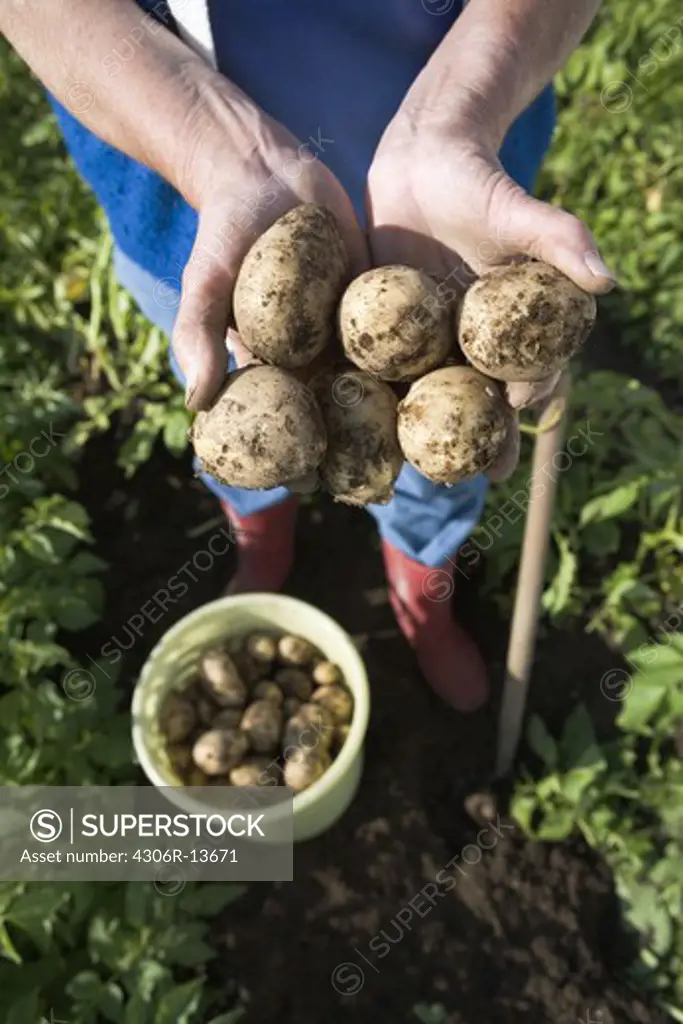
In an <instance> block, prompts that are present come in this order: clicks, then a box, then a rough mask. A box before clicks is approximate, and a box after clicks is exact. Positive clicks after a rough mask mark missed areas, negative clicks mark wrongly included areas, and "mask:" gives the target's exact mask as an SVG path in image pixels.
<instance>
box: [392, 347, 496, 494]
mask: <svg viewBox="0 0 683 1024" xmlns="http://www.w3.org/2000/svg"><path fill="white" fill-rule="evenodd" d="M514 424H515V416H514V413H513V412H512V410H511V409H510V407H509V406H508V405H507V403H506V402H505V400H504V398H503V395H502V392H501V389H500V387H499V385H498V384H497V383H496V382H495V381H492V380H490V379H489V378H488V377H484V376H483V374H481V373H479V371H478V370H473V369H471V368H470V367H468V366H446V367H443V368H442V369H441V370H434V372H433V373H429V374H427V376H426V377H422V378H421V379H420V380H418V381H416V383H415V384H413V385H412V387H411V389H410V391H409V392H408V394H407V396H406V397H405V398H404V399H403V401H402V402H401V403H400V405H399V407H398V439H399V441H400V443H401V448H402V449H403V452H404V454H405V457H406V458H407V459H408V461H409V462H410V463H411V464H412V465H413V466H415V468H416V469H418V470H419V471H420V473H422V474H423V475H424V476H426V477H427V478H428V479H429V480H433V481H434V482H435V483H440V484H455V483H459V482H460V481H461V480H469V479H471V478H472V477H474V476H476V475H477V474H478V473H484V472H485V471H486V470H487V469H488V467H489V466H490V465H491V464H492V463H493V462H494V461H495V460H496V458H497V457H498V455H499V454H500V453H501V452H502V451H503V449H504V447H505V444H506V440H507V437H508V434H509V432H510V431H511V430H514V429H515V426H514Z"/></svg>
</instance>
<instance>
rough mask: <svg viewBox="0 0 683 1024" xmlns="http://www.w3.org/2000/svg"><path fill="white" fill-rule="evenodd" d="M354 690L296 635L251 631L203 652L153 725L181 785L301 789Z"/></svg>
mask: <svg viewBox="0 0 683 1024" xmlns="http://www.w3.org/2000/svg"><path fill="white" fill-rule="evenodd" d="M352 717H353V697H352V696H351V693H350V691H349V690H348V688H347V687H346V684H345V682H344V678H343V675H342V672H341V670H340V669H339V667H338V666H337V665H335V664H333V663H332V662H330V661H327V660H326V659H325V657H324V655H323V654H322V653H321V652H320V651H319V650H318V649H317V648H316V647H315V646H314V645H313V644H311V643H310V642H309V641H308V640H305V639H304V638H303V637H298V636H292V635H289V634H283V635H280V636H276V635H274V634H271V633H251V634H249V635H248V636H245V637H237V638H231V640H230V641H229V642H228V643H227V644H225V645H221V646H212V647H210V648H208V649H207V650H205V651H204V652H203V653H202V656H201V659H200V663H199V673H198V675H197V676H196V677H195V678H193V679H191V680H189V681H188V682H186V683H185V684H184V686H183V687H182V688H180V689H177V690H173V691H172V692H171V693H170V694H168V696H167V697H166V699H165V701H164V703H163V705H162V707H161V711H160V723H159V724H160V727H161V731H162V734H163V736H164V739H165V743H166V753H167V755H168V758H169V762H170V765H171V767H172V768H173V771H174V772H175V774H176V775H177V776H178V777H179V778H180V779H182V781H183V782H184V783H185V784H186V785H188V786H206V785H219V786H278V785H284V786H289V787H290V788H291V789H293V790H294V792H295V793H300V792H302V791H303V790H304V789H307V788H308V786H310V785H312V783H314V782H315V781H316V780H317V779H319V778H320V777H321V775H323V773H324V772H325V771H326V770H327V769H328V768H329V766H330V765H331V763H332V761H333V759H334V758H335V757H336V756H337V754H338V753H339V751H340V750H341V748H342V747H343V745H344V743H345V741H346V737H347V735H348V731H349V726H350V722H351V719H352Z"/></svg>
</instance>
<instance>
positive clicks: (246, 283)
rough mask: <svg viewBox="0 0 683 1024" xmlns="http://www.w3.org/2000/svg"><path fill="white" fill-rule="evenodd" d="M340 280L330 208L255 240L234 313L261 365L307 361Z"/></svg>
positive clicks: (343, 273) (329, 319)
mask: <svg viewBox="0 0 683 1024" xmlns="http://www.w3.org/2000/svg"><path fill="white" fill-rule="evenodd" d="M347 278H348V257H347V254H346V249H345V247H344V243H343V241H342V238H341V235H340V234H339V230H338V228H337V224H336V221H335V219H334V217H333V215H332V214H331V213H330V211H329V210H326V209H325V208H324V207H322V206H315V205H314V204H312V203H305V204H303V205H301V206H297V207H296V208H295V209H293V210H290V211H289V212H288V213H286V214H285V215H284V216H283V217H280V219H279V220H277V221H275V223H274V224H273V225H272V227H270V228H269V229H268V230H267V231H266V232H265V233H264V234H263V235H261V237H260V238H259V239H258V241H257V242H255V243H254V245H253V246H252V247H251V249H250V250H249V252H248V253H247V255H246V256H245V258H244V261H243V263H242V266H241V268H240V272H239V274H238V275H237V281H236V283H235V292H234V295H233V310H234V315H235V322H236V324H237V330H238V331H239V334H240V337H241V340H242V341H243V342H244V344H245V345H246V347H247V348H248V349H249V351H250V352H251V353H252V354H253V355H255V356H256V358H257V359H262V360H263V361H264V362H266V363H273V364H274V365H276V366H281V367H284V368H285V369H290V370H293V369H296V368H297V367H300V366H306V365H307V364H308V363H310V362H311V361H312V360H313V359H314V358H315V356H317V355H318V354H319V353H320V352H322V351H323V349H324V348H325V347H326V346H327V345H328V344H329V343H330V342H331V341H332V340H333V338H334V334H335V313H336V309H337V305H338V303H339V300H340V298H341V295H342V292H343V290H344V285H345V284H346V281H347ZM299 475H302V474H299V473H292V474H290V476H299ZM280 479H281V480H282V479H286V478H285V477H281V478H280ZM268 486H270V485H268Z"/></svg>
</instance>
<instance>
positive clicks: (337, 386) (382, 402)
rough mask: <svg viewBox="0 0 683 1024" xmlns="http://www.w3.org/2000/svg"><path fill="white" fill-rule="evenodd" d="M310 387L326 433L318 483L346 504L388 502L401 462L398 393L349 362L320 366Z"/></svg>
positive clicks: (383, 503) (391, 495) (337, 499)
mask: <svg viewBox="0 0 683 1024" xmlns="http://www.w3.org/2000/svg"><path fill="white" fill-rule="evenodd" d="M352 385H355V386H352ZM309 386H310V388H311V390H312V391H313V394H314V395H315V397H316V399H317V401H318V405H319V407H320V410H321V412H322V416H323V420H324V422H325V430H326V432H327V450H326V452H325V456H324V458H323V460H322V462H321V464H320V468H319V470H318V472H319V474H320V480H321V483H322V486H323V487H324V488H325V490H326V491H328V492H329V493H330V494H331V495H332V496H333V497H334V498H335V500H336V501H343V502H345V503H346V504H348V505H368V504H370V503H377V504H381V505H385V504H387V503H388V502H389V501H391V499H392V497H393V494H394V483H395V482H396V478H397V477H398V474H399V473H400V472H401V466H402V465H403V453H402V452H401V449H400V447H399V443H398V436H397V433H396V423H397V412H396V409H397V405H398V399H397V397H396V395H395V394H394V392H393V391H392V390H391V388H390V387H389V385H388V384H385V383H384V382H383V381H381V380H376V379H375V378H374V377H372V376H370V374H369V373H365V372H364V371H362V370H357V369H356V368H355V367H353V366H351V365H348V364H347V365H346V366H344V365H337V366H336V367H331V368H330V369H328V370H325V371H323V372H322V373H320V374H318V375H317V376H316V377H314V378H313V380H311V381H310V385H309Z"/></svg>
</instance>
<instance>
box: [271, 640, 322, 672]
mask: <svg viewBox="0 0 683 1024" xmlns="http://www.w3.org/2000/svg"><path fill="white" fill-rule="evenodd" d="M277 653H278V657H279V659H280V661H282V662H284V663H285V664H286V665H308V664H309V662H310V661H312V660H313V658H314V657H315V653H316V651H315V647H314V646H313V644H312V643H311V642H310V641H309V640H306V639H304V637H302V636H292V635H291V634H289V633H287V634H285V636H282V637H280V639H279V641H278V645H277Z"/></svg>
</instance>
